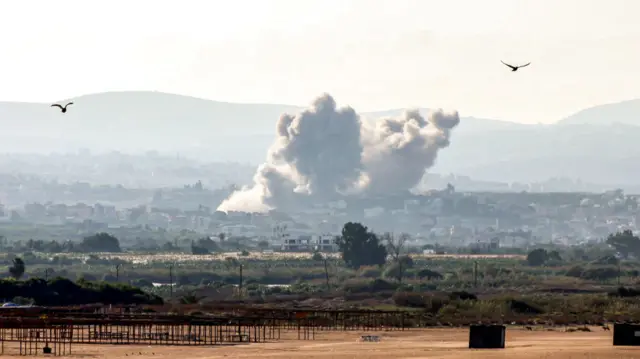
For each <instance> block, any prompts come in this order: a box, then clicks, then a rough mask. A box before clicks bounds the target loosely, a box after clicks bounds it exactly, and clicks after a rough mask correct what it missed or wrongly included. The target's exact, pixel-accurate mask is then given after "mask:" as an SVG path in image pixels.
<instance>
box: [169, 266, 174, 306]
mask: <svg viewBox="0 0 640 359" xmlns="http://www.w3.org/2000/svg"><path fill="white" fill-rule="evenodd" d="M169 298H171V299H172V300H173V264H169Z"/></svg>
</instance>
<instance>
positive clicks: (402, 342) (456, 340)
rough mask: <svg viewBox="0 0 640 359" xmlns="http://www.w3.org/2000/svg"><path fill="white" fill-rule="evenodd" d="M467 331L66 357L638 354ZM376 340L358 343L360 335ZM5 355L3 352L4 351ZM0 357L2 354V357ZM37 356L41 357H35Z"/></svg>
mask: <svg viewBox="0 0 640 359" xmlns="http://www.w3.org/2000/svg"><path fill="white" fill-rule="evenodd" d="M468 333H469V332H468V329H426V330H415V331H405V332H362V333H356V332H320V333H316V337H315V340H309V341H301V340H293V339H291V340H283V341H281V342H279V343H264V344H246V345H235V346H216V347H161V346H97V345H94V346H80V345H74V346H73V348H72V349H73V354H72V355H71V356H70V358H110V359H111V358H113V359H116V358H131V357H135V358H140V359H148V358H159V359H163V358H171V359H174V358H175V359H177V358H185V359H204V358H247V359H249V358H273V359H279V358H281V359H284V358H290V359H293V358H295V359H300V358H304V359H313V358H317V359H319V358H323V359H329V358H339V359H347V358H358V359H364V358H375V359H383V358H384V359H387V358H393V359H403V358H412V359H418V358H430V359H433V358H447V359H466V358H504V359H510V358H522V359H525V358H527V359H530V358H562V359H569V358H592V359H606V358H622V359H631V358H640V347H637V348H633V347H613V346H612V337H611V336H612V334H611V332H604V331H602V330H601V329H599V328H594V331H593V332H590V333H584V332H574V333H569V332H563V331H561V330H560V329H558V330H555V331H548V330H542V329H541V330H537V331H524V330H522V329H519V328H517V329H516V328H512V329H508V330H507V344H506V346H507V348H505V349H497V350H491V349H483V350H470V349H468V335H469V334H468ZM365 334H367V335H378V336H379V337H380V341H379V342H377V343H376V342H360V341H359V339H360V336H361V335H365ZM6 354H7V353H6V352H5V355H6ZM3 357H4V356H3ZM40 357H42V356H40Z"/></svg>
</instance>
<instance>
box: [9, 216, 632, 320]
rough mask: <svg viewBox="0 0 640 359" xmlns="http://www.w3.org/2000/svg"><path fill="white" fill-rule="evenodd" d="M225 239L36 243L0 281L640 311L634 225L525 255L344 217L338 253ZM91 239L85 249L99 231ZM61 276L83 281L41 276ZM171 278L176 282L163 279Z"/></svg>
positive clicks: (448, 314) (384, 304) (480, 316)
mask: <svg viewBox="0 0 640 359" xmlns="http://www.w3.org/2000/svg"><path fill="white" fill-rule="evenodd" d="M103 236H109V235H103ZM105 238H107V237H105ZM109 238H114V239H115V237H111V236H109ZM216 239H218V238H213V239H212V238H193V239H191V240H190V241H189V242H188V243H189V244H188V245H189V246H190V247H191V248H189V250H187V253H185V254H181V253H166V252H165V253H164V254H163V253H152V254H148V253H133V252H119V251H118V250H117V249H119V248H120V247H119V243H118V242H117V240H115V241H114V240H113V239H109V241H110V243H111V244H110V245H109V249H111V253H93V254H91V253H86V254H85V253H76V252H61V253H55V254H52V253H43V252H39V251H36V250H35V248H34V250H31V251H23V252H21V253H15V254H6V255H4V256H0V265H4V266H5V268H6V271H5V272H4V274H3V275H4V277H6V278H27V280H26V281H24V282H20V281H16V280H15V279H11V280H5V281H2V282H0V293H2V295H1V296H2V297H5V299H9V300H10V299H14V298H16V297H17V299H16V300H18V301H24V302H31V301H33V302H35V303H36V304H39V305H54V304H55V305H60V304H81V303H92V302H100V303H105V304H117V303H140V304H142V303H159V302H161V301H162V299H160V298H163V299H164V300H165V301H167V302H169V303H172V304H173V305H175V306H181V305H183V306H184V305H196V306H198V308H199V309H198V310H205V309H206V308H207V307H208V306H209V305H211V304H214V303H215V304H219V303H220V302H229V303H231V302H240V301H242V302H244V303H246V304H251V305H258V306H280V307H287V306H290V305H291V304H292V303H294V302H295V303H297V305H298V306H309V307H316V308H353V307H359V308H367V309H403V310H417V311H421V312H427V313H430V314H429V315H431V316H432V318H433V321H434V323H438V322H439V323H466V322H473V321H478V320H490V321H505V322H507V321H518V322H532V321H536V322H548V323H556V324H560V323H577V322H580V323H582V322H601V321H605V320H616V319H624V320H629V319H635V320H638V319H640V304H638V303H637V299H638V298H637V297H638V296H640V295H639V293H638V292H636V291H635V290H633V289H630V288H631V287H634V286H636V285H637V284H638V277H640V262H639V261H638V260H637V257H636V255H635V253H636V252H635V251H636V249H635V248H637V247H636V245H637V243H640V239H638V238H637V237H635V236H633V234H631V233H628V232H622V233H616V234H613V235H611V236H610V237H609V238H608V240H607V242H608V244H607V243H600V244H590V245H589V246H575V247H553V246H540V247H538V248H531V249H530V250H529V251H526V252H525V251H522V252H521V253H520V254H519V255H511V256H507V255H503V256H481V255H479V256H475V257H472V258H470V257H469V254H468V253H460V254H461V255H459V256H456V255H430V256H426V255H423V254H422V253H421V252H422V249H423V248H413V247H410V246H408V245H407V243H409V242H408V240H407V239H408V238H407V237H406V236H397V237H394V236H392V235H390V234H383V235H377V234H375V233H372V232H370V231H369V230H368V229H367V228H366V227H364V226H362V225H360V224H358V223H347V224H346V225H345V227H344V229H343V235H342V236H341V237H340V239H339V241H338V243H339V247H340V252H339V253H319V252H315V253H278V252H276V253H273V254H262V253H260V252H258V251H256V250H255V249H254V250H252V251H248V250H247V249H244V248H243V249H238V250H237V251H236V252H229V251H228V250H226V251H225V249H223V247H224V246H228V245H229V242H230V241H229V239H226V238H225V239H224V240H216ZM34 243H36V242H34ZM45 243H46V242H45ZM82 243H83V244H84V246H85V248H87V245H88V243H91V242H90V241H88V240H87V241H83V242H82ZM97 245H98V244H96V246H97ZM99 245H100V246H103V248H104V243H102V242H101V243H100V244H99ZM233 246H235V244H233ZM263 246H264V244H263ZM439 250H440V251H444V252H447V253H452V252H455V250H454V249H451V248H446V247H443V246H439ZM198 251H199V252H198ZM196 252H198V253H197V254H196ZM512 252H517V250H512ZM191 253H194V254H191ZM617 253H619V254H621V256H620V257H621V259H619V258H618V256H617V255H616V254H617ZM54 276H56V277H65V278H69V279H70V280H75V281H76V283H73V282H71V281H70V280H67V279H60V278H57V279H55V280H49V281H46V280H44V279H48V278H52V277H54ZM40 278H44V279H40ZM94 281H101V282H100V283H97V282H94ZM169 282H172V283H174V284H175V285H174V286H173V290H170V288H171V287H170V286H168V285H162V284H168V283H169ZM154 283H155V285H154ZM625 287H628V288H626V289H625Z"/></svg>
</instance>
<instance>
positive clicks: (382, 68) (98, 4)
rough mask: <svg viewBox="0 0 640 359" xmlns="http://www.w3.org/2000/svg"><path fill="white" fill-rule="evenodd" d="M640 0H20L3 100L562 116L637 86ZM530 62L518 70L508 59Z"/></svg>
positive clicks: (5, 58)
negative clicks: (115, 98)
mask: <svg viewBox="0 0 640 359" xmlns="http://www.w3.org/2000/svg"><path fill="white" fill-rule="evenodd" d="M638 14H640V1H638V0H607V1H605V0H531V1H529V0H483V1H479V0H447V1H443V0H434V1H431V0H415V1H410V0H388V1H383V0H362V1H357V0H354V1H349V0H335V1H334V0H320V1H315V0H291V1H289V0H254V1H250V0H226V1H217V0H202V1H195V0H194V1H189V0H180V1H178V0H175V1H170V0H149V1H147V0H128V1H124V0H109V1H102V0H91V1H87V0H84V1H80V0H78V1H73V0H57V1H50V0H47V1H45V0H42V1H35V0H22V1H15V2H13V1H6V2H2V4H1V6H0V40H1V43H2V44H1V45H2V52H1V55H0V100H18V101H38V102H39V101H56V100H59V99H64V98H69V97H73V96H78V95H82V94H87V93H94V92H102V91H111V90H158V91H165V92H172V93H180V94H185V95H193V96H198V97H204V98H208V99H213V100H223V101H232V102H263V103H265V102H270V103H285V104H294V105H303V104H307V103H309V102H310V101H311V100H312V99H313V98H314V97H315V96H317V95H319V94H321V93H322V92H329V93H330V94H332V95H334V97H335V98H336V100H337V101H338V102H339V103H340V104H350V105H352V106H354V107H355V108H356V110H358V111H370V110H379V109H388V108H400V107H413V106H424V107H443V108H445V109H457V110H459V111H460V113H461V115H463V116H465V115H473V116H477V117H491V118H499V119H505V120H512V121H519V122H553V121H555V120H558V119H560V118H562V117H564V116H566V115H569V114H571V113H573V112H574V111H577V110H580V109H582V108H585V107H589V106H592V105H596V104H601V103H606V102H617V101H621V100H626V99H632V98H636V97H640V66H639V64H640V21H638V20H637V19H638ZM501 59H502V60H504V61H506V62H510V63H515V64H518V63H524V62H528V61H532V65H531V66H530V67H528V68H526V69H523V70H521V71H518V72H517V73H511V72H509V70H508V69H507V68H506V67H504V66H503V65H502V64H500V60H501Z"/></svg>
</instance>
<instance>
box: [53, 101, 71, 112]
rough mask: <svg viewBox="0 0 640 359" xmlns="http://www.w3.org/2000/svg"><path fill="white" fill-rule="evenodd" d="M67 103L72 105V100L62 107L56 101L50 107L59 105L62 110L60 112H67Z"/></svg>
mask: <svg viewBox="0 0 640 359" xmlns="http://www.w3.org/2000/svg"><path fill="white" fill-rule="evenodd" d="M69 105H73V102H69V103H68V104H66V105H64V107H62V106H61V105H58V104H57V103H54V104H53V105H51V107H60V110H61V111H62V113H65V112H67V106H69Z"/></svg>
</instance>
